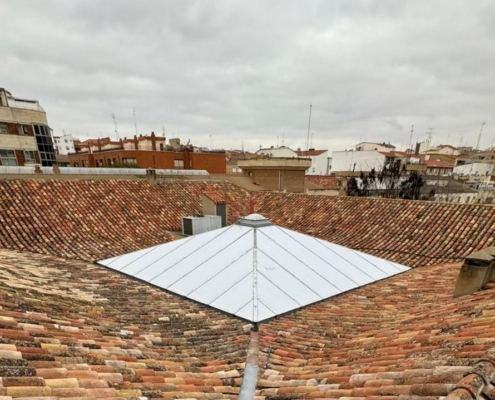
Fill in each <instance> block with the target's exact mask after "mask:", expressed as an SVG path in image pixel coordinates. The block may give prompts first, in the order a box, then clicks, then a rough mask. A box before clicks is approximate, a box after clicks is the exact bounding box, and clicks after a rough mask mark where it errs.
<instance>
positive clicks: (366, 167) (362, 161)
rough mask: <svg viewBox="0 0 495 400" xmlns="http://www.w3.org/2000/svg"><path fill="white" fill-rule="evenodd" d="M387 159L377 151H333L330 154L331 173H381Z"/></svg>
mask: <svg viewBox="0 0 495 400" xmlns="http://www.w3.org/2000/svg"><path fill="white" fill-rule="evenodd" d="M386 160H387V157H386V156H385V155H384V154H382V153H380V152H379V151H377V150H364V151H362V150H361V151H334V152H333V153H332V170H331V172H332V173H338V172H350V171H356V172H361V171H362V172H369V171H371V170H372V169H375V171H381V170H382V169H383V166H384V165H385V163H386Z"/></svg>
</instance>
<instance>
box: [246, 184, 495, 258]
mask: <svg viewBox="0 0 495 400" xmlns="http://www.w3.org/2000/svg"><path fill="white" fill-rule="evenodd" d="M253 198H254V210H255V212H257V213H259V214H262V215H264V216H265V217H267V218H270V219H271V220H272V221H273V222H274V223H276V224H278V225H281V226H284V227H286V228H289V229H294V230H297V231H299V232H303V233H306V234H308V235H311V236H316V237H319V238H321V239H324V240H328V241H330V242H334V243H337V244H340V245H343V246H347V247H351V248H353V249H356V250H361V251H364V252H366V253H370V254H373V255H375V256H378V257H383V258H386V259H389V260H392V261H396V262H399V263H402V264H405V265H408V266H412V267H419V266H425V265H435V264H441V263H446V262H458V261H460V260H462V259H463V258H464V257H465V256H466V255H468V254H469V253H471V252H472V251H474V250H479V249H481V248H483V247H486V246H490V245H491V244H492V243H493V242H494V240H495V207H493V206H491V205H464V204H447V203H434V202H426V201H408V200H389V199H379V198H359V197H332V196H312V195H303V194H283V193H267V192H257V193H253Z"/></svg>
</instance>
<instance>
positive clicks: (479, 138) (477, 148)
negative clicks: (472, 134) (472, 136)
mask: <svg viewBox="0 0 495 400" xmlns="http://www.w3.org/2000/svg"><path fill="white" fill-rule="evenodd" d="M484 126H485V123H484V122H483V123H482V124H481V130H480V134H479V136H478V142H477V143H476V150H479V149H480V140H481V133H482V132H483V127H484Z"/></svg>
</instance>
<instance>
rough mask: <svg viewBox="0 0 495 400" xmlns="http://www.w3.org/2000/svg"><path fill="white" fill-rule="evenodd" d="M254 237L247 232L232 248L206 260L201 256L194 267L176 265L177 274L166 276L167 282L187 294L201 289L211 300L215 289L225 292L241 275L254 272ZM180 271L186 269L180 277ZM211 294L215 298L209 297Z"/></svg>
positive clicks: (170, 286) (195, 292) (166, 283)
mask: <svg viewBox="0 0 495 400" xmlns="http://www.w3.org/2000/svg"><path fill="white" fill-rule="evenodd" d="M252 239H253V238H252V236H251V235H244V236H243V237H241V238H240V239H239V240H237V241H235V242H234V243H233V244H232V246H233V248H229V251H225V252H217V253H215V254H214V255H213V256H212V257H211V258H210V259H208V260H206V261H205V262H203V263H201V262H200V261H201V260H197V261H198V262H197V263H195V264H193V268H191V266H190V265H189V266H187V268H185V267H186V266H183V265H182V264H178V265H176V266H175V267H174V269H175V270H176V271H175V274H172V275H168V274H167V275H166V276H165V275H164V276H163V279H166V280H167V282H163V286H166V288H167V289H169V290H171V291H173V292H177V293H181V294H184V295H187V296H189V294H190V293H191V294H194V295H195V296H196V294H197V292H199V293H201V295H202V296H204V297H205V303H206V304H209V303H210V301H211V300H213V298H215V297H216V296H215V293H222V292H223V291H225V290H227V289H228V288H229V287H231V286H233V285H234V284H235V283H236V282H237V281H238V278H239V277H240V276H244V275H245V274H246V273H248V272H249V273H252V270H253V256H252V251H253V248H252ZM189 264H190V263H189ZM181 267H184V268H181ZM177 272H182V274H180V278H179V279H177V275H178V274H177ZM174 279H175V280H174ZM209 297H212V299H211V300H208V298H209Z"/></svg>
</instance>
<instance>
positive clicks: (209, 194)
mask: <svg viewBox="0 0 495 400" xmlns="http://www.w3.org/2000/svg"><path fill="white" fill-rule="evenodd" d="M203 194H204V195H205V196H206V197H208V198H209V199H210V200H211V201H212V202H213V203H215V204H226V203H227V201H226V200H225V199H224V198H223V197H222V196H221V195H220V194H218V193H217V192H212V191H205V192H203Z"/></svg>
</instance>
